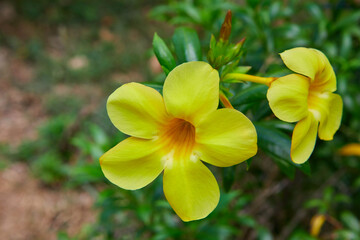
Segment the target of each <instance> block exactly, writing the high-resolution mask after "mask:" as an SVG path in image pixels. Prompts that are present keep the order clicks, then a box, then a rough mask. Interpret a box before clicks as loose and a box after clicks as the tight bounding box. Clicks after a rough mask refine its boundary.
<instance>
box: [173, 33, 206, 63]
mask: <svg viewBox="0 0 360 240" xmlns="http://www.w3.org/2000/svg"><path fill="white" fill-rule="evenodd" d="M172 41H173V43H174V46H175V52H176V56H177V58H178V62H179V64H180V63H184V62H191V61H199V60H201V59H202V53H201V45H200V40H199V37H198V35H197V33H196V31H195V30H193V29H191V28H186V27H181V28H177V29H176V30H175V33H174V35H173V37H172Z"/></svg>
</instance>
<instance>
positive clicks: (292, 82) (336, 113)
mask: <svg viewBox="0 0 360 240" xmlns="http://www.w3.org/2000/svg"><path fill="white" fill-rule="evenodd" d="M280 56H281V58H282V60H283V61H284V63H285V65H286V66H287V67H288V68H289V69H290V70H292V71H294V72H296V73H297V74H290V75H287V76H284V77H280V78H278V79H276V80H274V81H273V82H272V83H271V84H270V87H269V90H268V93H267V98H268V100H269V104H270V108H271V109H272V111H273V112H274V114H275V115H276V116H277V117H278V118H279V119H281V120H283V121H286V122H297V121H299V122H298V123H297V124H296V126H295V129H294V132H293V135H292V143H291V158H292V160H293V161H294V162H295V163H303V162H305V161H306V160H307V159H308V158H309V157H310V155H311V153H312V151H313V149H314V146H315V142H316V135H317V133H318V135H319V138H320V139H322V140H332V139H333V136H334V134H335V132H336V131H337V130H338V129H339V126H340V122H341V116H342V108H343V102H342V99H341V97H340V96H339V95H338V94H335V93H333V92H334V91H336V77H335V73H334V70H333V69H332V67H331V65H330V63H329V61H328V59H327V58H326V56H325V55H324V54H323V53H322V52H320V51H318V50H316V49H310V48H303V47H299V48H293V49H290V50H287V51H285V52H283V53H281V54H280Z"/></svg>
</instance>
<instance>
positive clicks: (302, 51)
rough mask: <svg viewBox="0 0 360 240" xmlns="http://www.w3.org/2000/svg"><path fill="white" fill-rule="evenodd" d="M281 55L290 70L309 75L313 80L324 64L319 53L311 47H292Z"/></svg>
mask: <svg viewBox="0 0 360 240" xmlns="http://www.w3.org/2000/svg"><path fill="white" fill-rule="evenodd" d="M280 56H281V58H282V60H283V62H284V63H285V65H286V66H287V67H288V68H289V69H290V70H292V71H294V72H296V73H299V74H302V75H304V76H307V77H309V78H310V79H311V80H314V79H315V76H316V74H317V73H318V72H319V69H320V67H321V66H320V64H322V62H320V61H319V56H318V54H317V53H316V52H315V51H314V50H312V49H310V48H304V47H297V48H292V49H290V50H286V51H285V52H282V53H280Z"/></svg>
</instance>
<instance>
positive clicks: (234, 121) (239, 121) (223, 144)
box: [196, 108, 257, 167]
mask: <svg viewBox="0 0 360 240" xmlns="http://www.w3.org/2000/svg"><path fill="white" fill-rule="evenodd" d="M196 143H197V147H196V148H197V152H198V155H199V156H200V158H201V160H203V161H205V162H207V163H210V164H212V165H215V166H219V167H228V166H232V165H235V164H238V163H241V162H243V161H245V160H247V159H249V158H250V157H252V156H254V155H255V154H256V152H257V135H256V130H255V127H254V125H253V124H252V122H251V121H250V120H249V119H248V118H247V117H246V116H245V115H244V114H242V113H241V112H239V111H237V110H234V109H226V108H223V109H219V110H216V111H215V112H212V113H211V114H209V115H208V117H207V118H206V119H205V120H203V121H202V122H201V123H199V126H198V127H197V128H196Z"/></svg>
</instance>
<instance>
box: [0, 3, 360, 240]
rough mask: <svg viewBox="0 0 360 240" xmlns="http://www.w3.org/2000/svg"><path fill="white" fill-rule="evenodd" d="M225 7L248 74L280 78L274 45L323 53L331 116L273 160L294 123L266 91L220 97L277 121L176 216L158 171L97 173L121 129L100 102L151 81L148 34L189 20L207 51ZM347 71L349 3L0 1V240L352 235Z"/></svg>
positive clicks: (352, 87)
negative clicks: (211, 202) (333, 84)
mask: <svg viewBox="0 0 360 240" xmlns="http://www.w3.org/2000/svg"><path fill="white" fill-rule="evenodd" d="M229 9H231V10H232V12H233V32H232V35H231V40H232V41H233V42H236V41H239V40H240V39H242V38H243V37H246V39H247V40H246V42H245V45H244V55H243V57H242V59H241V64H242V65H244V66H252V68H251V70H250V73H251V74H257V75H264V76H282V75H285V74H286V71H287V70H286V68H285V67H284V65H283V64H282V62H281V60H280V58H279V56H278V53H279V52H282V51H284V50H286V49H289V48H292V47H297V46H305V47H313V48H317V49H320V50H321V51H323V52H324V53H325V54H326V55H327V56H328V58H329V60H330V62H331V63H332V65H333V67H334V70H335V72H336V74H337V81H338V91H337V92H338V93H339V94H340V95H341V96H342V97H343V100H344V113H343V121H342V125H341V127H340V129H339V131H338V132H337V134H336V135H335V138H334V140H333V141H331V142H324V141H320V140H318V141H317V145H316V149H315V151H314V153H313V155H312V157H311V158H310V161H309V163H310V165H308V166H307V167H306V168H305V169H301V171H299V170H298V169H297V168H294V167H293V166H291V165H290V164H289V163H288V162H286V161H283V160H284V159H285V158H287V156H285V155H286V154H288V151H289V149H287V148H290V145H289V144H290V142H289V139H290V138H289V136H291V131H292V129H293V125H292V124H283V123H279V122H277V121H276V119H275V118H274V116H273V115H272V114H271V111H269V110H270V109H269V107H268V105H267V101H266V98H265V93H266V89H263V88H261V89H260V88H258V89H257V93H258V95H257V98H256V102H250V103H249V102H246V104H245V105H244V104H242V103H244V98H246V91H245V93H244V89H240V90H239V91H240V92H239V95H235V96H234V97H233V98H231V99H230V100H231V101H232V102H233V104H234V105H235V106H236V107H237V108H238V109H240V110H242V111H243V112H244V113H248V114H249V113H251V114H250V115H251V118H252V120H253V121H254V122H256V121H259V120H260V119H269V120H271V121H269V122H270V123H271V124H272V127H273V128H276V131H274V130H271V129H270V128H266V126H265V125H263V128H261V129H260V128H259V129H258V131H263V132H262V133H263V135H262V136H264V137H263V138H268V141H266V139H262V140H261V143H262V144H261V146H260V148H261V150H260V151H259V153H258V154H257V155H256V156H255V157H254V158H252V159H251V161H248V163H247V164H246V163H243V164H240V165H239V166H236V167H232V168H223V169H221V168H211V170H212V171H213V173H214V174H215V176H216V178H217V180H218V182H219V185H220V187H221V191H222V193H221V200H220V203H219V205H218V207H217V208H216V210H215V211H214V212H213V213H211V214H210V215H209V216H208V217H207V218H206V219H204V220H201V221H195V222H190V223H183V222H181V221H180V220H179V218H178V217H177V216H176V215H175V213H174V212H173V210H172V209H171V207H170V206H169V204H168V203H167V201H166V200H165V198H164V195H163V192H162V182H161V181H162V179H161V178H158V179H157V180H156V181H155V182H153V183H152V184H150V185H149V186H147V187H145V188H143V189H141V190H137V191H126V190H122V189H120V188H117V187H115V186H113V185H112V184H110V183H109V182H108V181H107V179H105V178H104V176H103V174H102V172H101V170H100V167H99V163H98V159H99V157H100V156H101V155H102V154H103V153H104V152H105V151H107V150H108V149H110V148H111V147H112V146H114V145H115V144H116V143H118V142H119V141H121V140H122V139H124V138H125V137H126V136H124V135H123V134H122V133H120V132H118V131H117V129H116V128H115V127H113V126H112V124H111V123H110V121H109V119H108V116H107V113H106V109H105V105H106V99H107V97H108V96H109V94H110V93H111V92H112V91H114V90H115V89H116V88H117V87H119V86H120V85H121V84H123V83H126V82H131V81H136V82H146V83H148V84H154V85H156V84H158V85H161V83H162V82H163V80H164V78H165V75H164V74H163V73H162V69H161V67H160V65H159V63H158V62H157V59H156V57H155V56H154V53H153V51H152V39H153V35H154V33H155V32H157V33H158V34H159V35H160V36H161V37H162V38H163V39H164V40H165V42H166V43H168V45H169V46H171V36H172V34H173V32H174V29H175V28H176V27H177V26H189V27H192V28H194V29H195V30H196V31H197V33H198V35H199V37H200V40H201V46H202V48H203V51H204V53H206V51H207V50H208V45H209V41H210V36H211V34H214V35H215V36H217V35H218V32H219V29H220V26H221V24H222V21H223V19H224V16H225V14H226V12H227V10H229ZM204 56H206V54H204ZM359 76H360V1H359V0H353V1H351V0H348V1H345V0H330V1H320V0H319V1H308V0H301V1H295V0H283V1H279V0H276V1H275V0H274V1H270V0H263V1H261V0H247V1H246V0H243V1H230V0H229V1H220V0H193V1H190V0H187V1H175V0H172V1H171V0H167V1H166V0H156V1H145V0H133V1H125V0H108V1H97V0H73V1H70V0H51V1H50V0H37V1H29V0H11V1H10V0H9V1H0V239H16V240H17V239H19V240H22V239H24V240H25V239H40V240H41V239H50V240H51V239H60V240H67V239H109V240H110V239H159V240H160V239H186V240H189V239H190V240H191V239H210V240H211V239H250V240H251V239H261V240H263V239H266V240H269V239H292V240H296V239H360V157H359V152H360V150H359V147H356V146H355V147H353V149H352V150H350V151H342V152H339V149H341V148H342V147H344V146H346V145H347V144H349V143H360V77H359ZM245 90H246V89H245ZM264 91H265V92H264ZM244 94H245V95H244ZM244 96H245V97H244ZM249 104H250V105H249ZM248 105H249V106H251V109H250V107H244V106H248ZM254 109H255V110H254ZM251 111H253V112H251ZM254 111H256V112H254ZM270 123H269V124H270ZM273 128H272V129H273ZM269 131H270V132H269ZM271 131H272V132H271ZM266 133H267V134H268V135H266ZM269 139H270V140H269ZM267 150H268V151H267ZM356 152H357V156H356ZM250 163H251V164H250ZM310 169H311V170H310Z"/></svg>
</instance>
